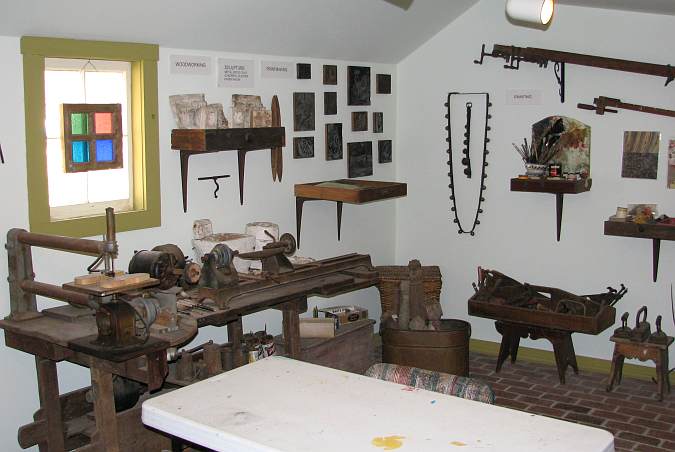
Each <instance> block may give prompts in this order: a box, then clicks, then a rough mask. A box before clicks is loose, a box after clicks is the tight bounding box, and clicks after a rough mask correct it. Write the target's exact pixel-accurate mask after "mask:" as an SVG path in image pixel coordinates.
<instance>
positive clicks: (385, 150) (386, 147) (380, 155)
mask: <svg viewBox="0 0 675 452" xmlns="http://www.w3.org/2000/svg"><path fill="white" fill-rule="evenodd" d="M377 162H378V163H391V140H380V141H378V142H377Z"/></svg>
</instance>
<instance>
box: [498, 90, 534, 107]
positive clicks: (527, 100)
mask: <svg viewBox="0 0 675 452" xmlns="http://www.w3.org/2000/svg"><path fill="white" fill-rule="evenodd" d="M541 101H542V95H541V90H538V89H507V90H506V105H541Z"/></svg>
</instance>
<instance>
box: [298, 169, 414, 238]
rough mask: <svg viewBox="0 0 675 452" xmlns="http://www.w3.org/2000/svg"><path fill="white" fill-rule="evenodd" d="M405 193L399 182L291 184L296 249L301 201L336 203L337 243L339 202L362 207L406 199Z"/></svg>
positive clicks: (339, 227)
mask: <svg viewBox="0 0 675 452" xmlns="http://www.w3.org/2000/svg"><path fill="white" fill-rule="evenodd" d="M407 194H408V185H407V184H405V183H401V182H381V181H374V180H356V179H339V180H332V181H323V182H312V183H309V184H295V221H296V229H297V231H296V232H297V239H298V248H300V228H301V225H302V206H303V204H304V203H305V201H335V202H336V203H337V234H338V240H340V229H341V227H342V204H343V203H345V202H346V203H349V204H363V203H366V202H372V201H380V200H382V199H388V198H395V197H398V196H406V195H407Z"/></svg>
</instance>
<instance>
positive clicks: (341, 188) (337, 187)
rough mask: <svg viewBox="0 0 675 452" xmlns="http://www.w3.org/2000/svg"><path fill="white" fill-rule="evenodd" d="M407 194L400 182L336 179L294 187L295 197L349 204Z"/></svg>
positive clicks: (405, 186)
mask: <svg viewBox="0 0 675 452" xmlns="http://www.w3.org/2000/svg"><path fill="white" fill-rule="evenodd" d="M407 194H408V185H407V184H406V183H402V182H382V181H374V180H355V179H338V180H333V181H323V182H312V183H309V184H296V185H295V196H297V197H301V198H308V199H322V200H325V201H342V202H347V203H351V204H361V203H364V202H371V201H379V200H381V199H388V198H395V197H398V196H406V195H407Z"/></svg>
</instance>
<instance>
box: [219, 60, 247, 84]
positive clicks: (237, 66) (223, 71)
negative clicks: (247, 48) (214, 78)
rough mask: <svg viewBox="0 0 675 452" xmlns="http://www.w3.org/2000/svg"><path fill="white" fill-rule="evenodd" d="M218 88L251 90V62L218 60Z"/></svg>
mask: <svg viewBox="0 0 675 452" xmlns="http://www.w3.org/2000/svg"><path fill="white" fill-rule="evenodd" d="M218 86H219V87H231V88H253V60H230V59H226V58H218Z"/></svg>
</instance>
